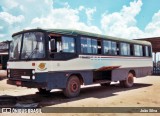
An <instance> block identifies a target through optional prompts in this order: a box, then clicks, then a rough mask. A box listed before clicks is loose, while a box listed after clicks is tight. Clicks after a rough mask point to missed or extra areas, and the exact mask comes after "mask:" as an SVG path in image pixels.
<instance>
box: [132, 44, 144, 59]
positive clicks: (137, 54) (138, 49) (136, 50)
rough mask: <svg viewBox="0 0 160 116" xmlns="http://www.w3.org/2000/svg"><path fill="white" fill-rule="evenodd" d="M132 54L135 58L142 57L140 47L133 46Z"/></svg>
mask: <svg viewBox="0 0 160 116" xmlns="http://www.w3.org/2000/svg"><path fill="white" fill-rule="evenodd" d="M134 54H135V56H143V50H142V45H136V44H135V45H134Z"/></svg>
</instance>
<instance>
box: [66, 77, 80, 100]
mask: <svg viewBox="0 0 160 116" xmlns="http://www.w3.org/2000/svg"><path fill="white" fill-rule="evenodd" d="M80 86H81V80H80V77H78V76H77V75H75V74H72V75H70V76H69V78H68V79H67V84H66V87H65V88H64V89H63V93H64V95H65V96H66V97H68V98H72V97H76V96H78V95H79V93H80Z"/></svg>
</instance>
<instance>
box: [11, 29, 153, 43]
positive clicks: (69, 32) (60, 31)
mask: <svg viewBox="0 0 160 116" xmlns="http://www.w3.org/2000/svg"><path fill="white" fill-rule="evenodd" d="M27 31H45V32H48V33H57V34H64V35H72V36H77V35H83V36H88V37H94V38H103V39H109V40H114V41H122V42H128V43H136V44H144V45H151V43H150V42H148V41H143V40H129V39H124V38H119V37H112V36H107V35H102V34H96V33H91V32H85V31H80V30H75V29H30V30H23V31H21V32H18V33H14V34H13V35H12V36H14V35H17V34H19V33H23V32H27Z"/></svg>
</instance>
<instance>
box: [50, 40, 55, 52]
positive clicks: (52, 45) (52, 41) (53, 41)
mask: <svg viewBox="0 0 160 116" xmlns="http://www.w3.org/2000/svg"><path fill="white" fill-rule="evenodd" d="M50 47H51V52H52V51H54V50H55V49H56V46H55V39H51V40H50Z"/></svg>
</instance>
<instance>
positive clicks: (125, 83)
mask: <svg viewBox="0 0 160 116" xmlns="http://www.w3.org/2000/svg"><path fill="white" fill-rule="evenodd" d="M133 84H134V76H133V74H132V73H128V76H127V78H126V80H123V81H120V85H121V86H122V87H126V88H130V87H132V86H133Z"/></svg>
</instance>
